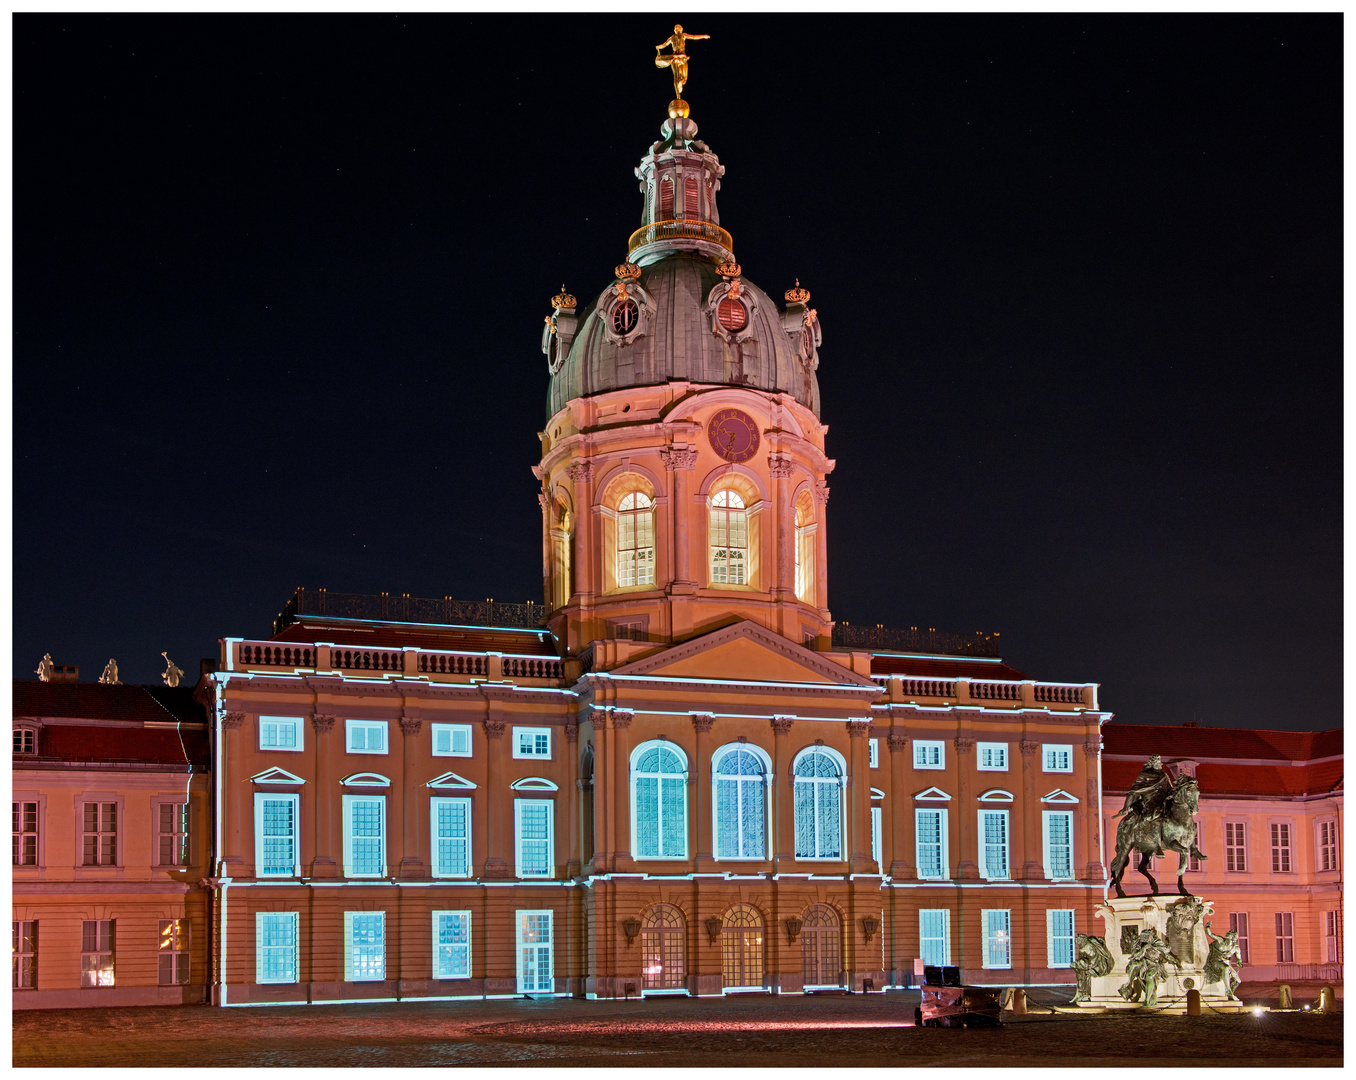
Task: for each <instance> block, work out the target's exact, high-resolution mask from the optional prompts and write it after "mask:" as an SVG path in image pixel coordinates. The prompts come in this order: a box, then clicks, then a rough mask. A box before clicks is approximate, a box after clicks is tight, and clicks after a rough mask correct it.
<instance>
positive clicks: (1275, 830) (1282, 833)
mask: <svg viewBox="0 0 1356 1080" xmlns="http://www.w3.org/2000/svg"><path fill="white" fill-rule="evenodd" d="M1271 872H1272V873H1273V874H1288V873H1290V826H1289V824H1287V823H1286V822H1284V821H1273V822H1272V823H1271Z"/></svg>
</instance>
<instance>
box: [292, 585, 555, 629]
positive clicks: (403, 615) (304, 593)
mask: <svg viewBox="0 0 1356 1080" xmlns="http://www.w3.org/2000/svg"><path fill="white" fill-rule="evenodd" d="M547 613H548V608H547V606H546V605H545V604H534V603H532V601H530V600H529V601H528V602H527V603H525V604H505V603H502V602H498V601H495V600H453V599H452V598H451V597H450V596H444V597H443V598H442V599H441V600H439V599H436V598H431V597H421V596H409V595H406V594H403V593H402V594H400V595H399V596H392V595H391V594H390V593H342V592H330V591H329V590H327V589H306V588H301V589H298V590H297V591H296V592H295V593H293V594H292V598H291V599H290V600H288V601H287V605H286V606H285V607H284V608H283V609H282V612H281V613H280V614H279V615H278V617H277V618H276V619H275V620H274V621H273V633H274V634H278V633H281V632H282V631H283V630H284V629H286V628H287V627H288V626H291V625H292V623H294V622H296V620H297V619H298V617H300V616H302V615H328V616H330V617H331V618H335V619H387V620H390V621H392V622H416V623H441V624H447V625H456V626H496V627H504V628H507V629H511V630H541V629H543V628H544V627H545V624H546V616H547Z"/></svg>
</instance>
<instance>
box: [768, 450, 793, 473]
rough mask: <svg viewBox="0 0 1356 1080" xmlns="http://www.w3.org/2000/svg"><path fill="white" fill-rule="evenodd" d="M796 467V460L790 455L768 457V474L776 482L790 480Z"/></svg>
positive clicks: (780, 454) (771, 455)
mask: <svg viewBox="0 0 1356 1080" xmlns="http://www.w3.org/2000/svg"><path fill="white" fill-rule="evenodd" d="M795 467H796V460H795V458H793V457H792V456H791V455H790V454H782V453H772V454H768V456H767V468H768V473H769V475H770V476H771V477H772V479H774V480H789V479H790V478H791V473H792V472H793V471H794V469H795Z"/></svg>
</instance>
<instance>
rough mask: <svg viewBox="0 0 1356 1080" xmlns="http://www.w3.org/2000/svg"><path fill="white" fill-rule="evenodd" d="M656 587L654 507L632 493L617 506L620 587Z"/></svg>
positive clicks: (648, 499)
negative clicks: (654, 585)
mask: <svg viewBox="0 0 1356 1080" xmlns="http://www.w3.org/2000/svg"><path fill="white" fill-rule="evenodd" d="M653 584H654V504H653V503H652V502H651V501H650V497H649V496H648V495H646V494H645V493H644V492H643V491H632V492H630V493H629V494H627V495H626V496H624V497H623V498H622V501H621V502H620V503H618V504H617V585H618V586H619V587H621V588H626V587H628V586H631V585H653Z"/></svg>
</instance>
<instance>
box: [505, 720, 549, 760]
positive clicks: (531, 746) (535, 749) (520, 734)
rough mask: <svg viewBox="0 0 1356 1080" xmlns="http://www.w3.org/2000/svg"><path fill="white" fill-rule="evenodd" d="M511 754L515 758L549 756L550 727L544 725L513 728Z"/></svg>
mask: <svg viewBox="0 0 1356 1080" xmlns="http://www.w3.org/2000/svg"><path fill="white" fill-rule="evenodd" d="M513 756H514V757H516V758H550V756H551V729H550V728H546V727H516V728H514V729H513Z"/></svg>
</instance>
